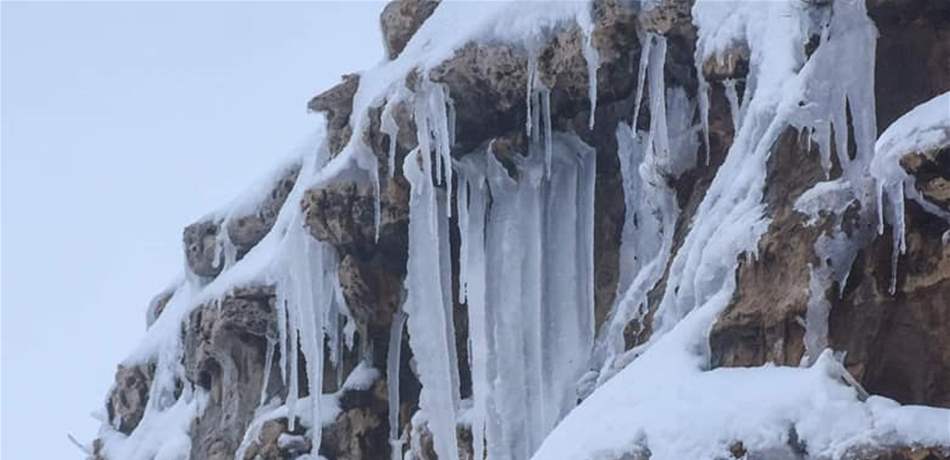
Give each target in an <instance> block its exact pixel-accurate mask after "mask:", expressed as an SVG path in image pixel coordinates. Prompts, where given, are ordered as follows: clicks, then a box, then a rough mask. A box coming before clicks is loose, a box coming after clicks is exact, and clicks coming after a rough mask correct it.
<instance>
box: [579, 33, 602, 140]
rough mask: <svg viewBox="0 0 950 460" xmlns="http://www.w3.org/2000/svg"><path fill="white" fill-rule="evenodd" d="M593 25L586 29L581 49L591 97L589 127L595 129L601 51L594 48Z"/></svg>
mask: <svg viewBox="0 0 950 460" xmlns="http://www.w3.org/2000/svg"><path fill="white" fill-rule="evenodd" d="M592 29H593V28H592V26H590V28H589V29H588V30H585V31H584V46H583V48H582V49H581V52H582V54H583V55H584V60H585V61H587V95H588V98H589V99H590V119H589V120H588V123H587V125H588V126H587V127H588V128H589V129H594V117H595V115H596V112H597V69H598V68H599V67H600V53H598V52H597V49H596V48H594V44H593V42H592V40H593V33H592V32H593V30H592Z"/></svg>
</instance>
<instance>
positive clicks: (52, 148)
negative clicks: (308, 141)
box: [0, 1, 383, 460]
mask: <svg viewBox="0 0 950 460" xmlns="http://www.w3.org/2000/svg"><path fill="white" fill-rule="evenodd" d="M381 8H382V4H380V3H370V2H342V1H341V2H322V3H316V2H310V3H299V2H298V3H280V4H275V3H267V4H254V3H237V2H234V3H171V2H159V3H130V2H122V3H119V2H109V3H82V4H79V3H73V4H51V3H32V4H25V3H18V4H17V3H9V2H3V3H2V27H0V30H2V32H0V33H2V56H0V58H2V59H0V65H2V72H0V73H2V94H0V100H2V110H0V119H2V133H0V153H2V164H0V171H2V180H0V184H2V208H0V209H2V226H0V233H2V237H0V238H2V249H0V257H2V266H0V270H2V283H0V300H2V316H0V322H2V334H0V335H2V344H0V345H2V348H0V355H2V366H0V382H2V402H0V409H2V425H0V433H2V435H0V444H2V446H0V453H2V455H0V456H2V457H3V458H4V459H9V460H19V459H28V458H49V459H68V458H81V457H82V455H81V453H80V452H79V451H78V450H77V449H76V448H75V447H73V446H72V445H70V444H69V443H68V441H67V438H66V435H67V433H71V434H73V435H74V436H76V437H77V438H79V439H80V440H83V441H90V440H91V439H93V438H94V437H95V434H96V431H97V428H98V422H96V421H95V420H93V419H92V418H91V417H90V415H89V414H90V413H91V412H93V411H95V410H99V409H101V407H102V402H103V400H104V397H105V394H106V392H107V391H108V389H109V386H110V384H111V383H112V378H113V374H114V372H115V365H116V364H117V363H118V362H119V361H120V360H121V359H122V358H123V357H124V356H125V355H126V354H127V353H128V352H129V351H131V349H132V347H133V344H134V343H135V342H136V341H137V340H138V339H139V338H140V337H141V336H142V335H143V332H144V327H145V313H144V312H145V305H146V303H147V302H148V300H149V299H150V298H151V296H152V295H153V294H155V293H157V292H158V291H159V290H161V289H162V288H163V287H164V286H165V285H166V284H167V283H168V282H169V281H170V280H171V279H172V278H174V276H175V275H176V274H177V273H178V272H179V271H180V270H181V267H182V264H183V262H182V260H183V259H182V255H181V249H180V244H181V243H180V241H181V229H182V227H184V226H185V225H187V224H188V223H190V222H192V221H194V220H195V219H197V218H198V217H200V216H201V215H203V214H204V213H206V212H209V211H211V210H213V209H214V208H216V207H217V206H219V205H222V204H224V203H226V202H227V201H228V200H229V199H230V198H231V197H232V196H234V195H236V194H237V193H239V192H240V191H241V189H242V187H243V186H245V185H246V184H248V183H250V182H252V181H254V179H255V178H257V177H259V176H261V175H262V174H266V172H267V171H268V169H270V168H272V167H273V166H274V165H275V162H276V161H277V160H278V159H280V158H283V157H285V156H286V155H287V153H288V152H289V151H290V150H291V148H292V147H293V146H294V145H296V144H297V143H298V142H299V141H301V140H302V139H303V138H304V137H305V136H306V135H307V134H308V133H309V132H310V130H311V129H313V126H314V123H316V122H317V120H318V118H317V117H316V116H314V115H308V114H307V113H306V110H305V105H306V102H307V100H308V99H309V98H310V97H311V96H313V95H314V94H316V93H317V92H319V91H320V90H322V89H325V88H327V87H329V86H331V85H332V84H334V83H336V82H337V81H338V80H339V77H340V75H341V74H343V73H346V72H350V71H355V70H359V69H364V68H367V67H369V66H372V65H374V64H375V63H377V62H378V61H379V60H380V59H381V58H382V55H383V52H382V45H381V42H380V37H379V35H380V34H379V30H378V14H379V11H380V10H381Z"/></svg>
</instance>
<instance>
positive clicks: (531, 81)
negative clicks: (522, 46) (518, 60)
mask: <svg viewBox="0 0 950 460" xmlns="http://www.w3.org/2000/svg"><path fill="white" fill-rule="evenodd" d="M537 73H538V57H537V55H536V54H535V53H534V52H529V53H528V78H527V82H526V86H527V88H525V107H526V110H527V111H528V112H527V116H526V117H525V134H526V135H527V136H529V137H530V136H531V130H532V126H531V123H532V121H533V119H534V117H533V114H532V105H533V104H534V100H533V99H534V98H533V96H534V86H535V80H536V79H537V78H538V76H537Z"/></svg>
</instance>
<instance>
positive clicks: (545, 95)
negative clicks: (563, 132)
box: [541, 88, 553, 176]
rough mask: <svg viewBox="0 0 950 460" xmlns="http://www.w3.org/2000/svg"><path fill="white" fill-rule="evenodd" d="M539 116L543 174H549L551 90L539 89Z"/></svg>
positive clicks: (551, 133) (550, 154)
mask: <svg viewBox="0 0 950 460" xmlns="http://www.w3.org/2000/svg"><path fill="white" fill-rule="evenodd" d="M541 117H542V118H543V119H544V174H545V175H546V176H551V156H552V149H551V144H552V143H553V141H552V139H551V138H552V137H553V132H552V131H551V90H549V89H547V88H544V89H542V90H541Z"/></svg>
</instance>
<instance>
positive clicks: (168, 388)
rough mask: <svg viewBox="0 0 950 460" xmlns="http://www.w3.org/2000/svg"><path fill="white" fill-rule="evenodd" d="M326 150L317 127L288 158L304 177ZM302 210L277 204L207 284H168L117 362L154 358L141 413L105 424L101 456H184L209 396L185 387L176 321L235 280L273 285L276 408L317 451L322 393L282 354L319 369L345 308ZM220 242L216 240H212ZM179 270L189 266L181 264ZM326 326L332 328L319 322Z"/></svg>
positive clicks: (298, 191)
mask: <svg viewBox="0 0 950 460" xmlns="http://www.w3.org/2000/svg"><path fill="white" fill-rule="evenodd" d="M326 157H327V155H326V147H325V144H324V143H323V133H322V131H321V132H318V133H317V134H315V135H314V136H313V137H312V138H311V139H308V140H307V141H306V142H305V143H304V144H303V145H302V147H301V149H300V151H299V152H297V153H296V154H295V155H294V161H295V162H297V163H298V164H300V168H301V174H302V175H303V174H305V175H308V176H313V175H316V174H317V172H318V171H319V170H320V168H321V165H322V164H323V163H325V161H326ZM281 171H283V169H282V170H281ZM271 177H274V176H268V179H267V181H264V182H262V184H270V183H272V182H273V180H272V179H271ZM306 182H307V181H305V180H298V181H297V182H296V183H295V185H294V188H293V189H292V190H291V191H290V194H289V197H288V200H287V201H288V202H289V203H299V201H300V197H301V196H302V194H303V192H304V190H305V187H306V185H305V183H306ZM259 196H260V195H255V194H253V193H248V194H247V195H246V196H245V197H242V198H241V199H239V200H236V201H235V202H234V203H232V204H230V205H229V206H228V207H227V208H226V211H223V212H221V213H219V215H223V216H228V215H237V214H238V213H239V212H243V211H244V209H246V208H250V207H253V206H256V205H257V203H256V202H255V200H256V199H259V198H258V197H259ZM301 217H302V216H301V211H300V208H299V207H298V206H284V207H282V208H281V210H280V212H279V214H278V216H277V221H276V223H275V224H274V226H273V228H272V229H271V231H270V232H269V233H268V234H267V235H266V236H265V237H264V239H263V240H262V241H261V242H260V243H258V244H257V245H256V246H255V247H254V248H253V249H251V251H250V252H248V253H247V254H246V255H244V257H243V258H241V259H240V260H232V259H230V258H225V261H226V265H225V266H224V267H223V271H222V273H221V274H220V275H219V276H218V277H217V278H215V279H214V280H213V281H210V282H208V281H206V280H204V279H201V278H200V277H196V276H193V275H190V274H189V276H186V277H184V281H183V282H180V283H175V285H176V286H177V287H176V288H175V289H174V292H173V293H172V295H171V297H170V299H169V300H168V302H167V304H166V305H165V308H164V309H163V311H162V314H161V315H160V316H158V317H157V318H156V319H155V320H154V323H153V324H152V325H151V327H150V328H149V330H148V332H147V334H146V337H145V339H144V340H143V341H142V342H141V343H140V344H139V346H138V348H137V349H136V350H135V351H133V353H132V354H131V355H130V356H129V357H128V358H127V359H126V360H125V361H124V364H125V365H127V366H134V365H140V364H153V365H154V366H155V377H154V380H153V382H152V384H151V387H150V390H149V400H148V404H147V406H146V409H145V414H144V416H143V418H142V421H141V422H140V423H139V426H138V427H137V428H136V430H135V431H133V432H132V434H131V435H128V436H126V435H124V434H122V433H120V432H118V431H117V430H116V429H115V428H114V427H110V426H103V428H102V430H101V432H100V437H101V438H102V439H103V440H104V443H103V446H104V447H103V452H104V453H105V454H106V455H107V456H108V457H109V458H123V459H129V460H136V459H143V460H145V459H153V458H157V459H166V458H167V459H177V458H186V457H187V455H188V452H189V449H190V444H191V442H190V439H189V437H188V432H189V429H190V424H191V421H192V420H193V419H194V418H196V417H198V416H199V415H200V414H201V412H202V411H203V407H204V405H205V404H206V403H205V401H206V398H207V395H206V394H205V391H204V390H203V389H201V388H200V387H193V386H191V385H189V384H187V383H186V382H188V381H187V379H185V378H184V375H183V372H184V370H183V367H182V364H181V358H182V353H183V344H182V339H181V334H180V333H179V332H180V327H181V324H182V323H183V322H184V321H187V319H188V317H189V315H188V314H189V313H190V312H191V311H192V310H193V309H194V308H196V307H198V306H201V305H205V304H208V303H213V302H218V301H219V299H222V298H224V297H226V296H227V295H228V293H229V292H230V291H231V290H232V289H233V288H234V287H237V286H243V285H254V284H260V285H273V286H274V287H275V291H276V292H277V301H276V310H277V323H278V328H277V329H278V336H277V337H273V338H269V339H268V343H269V344H271V345H274V347H272V348H277V349H278V351H277V352H278V353H279V356H280V359H279V361H280V363H279V367H280V370H281V376H282V378H283V379H284V380H285V382H286V383H287V385H289V387H290V389H289V393H288V396H287V400H286V402H285V403H284V404H283V405H281V406H280V407H281V411H283V412H282V413H283V414H284V416H286V417H288V422H289V424H290V425H291V426H292V425H293V424H294V422H295V420H296V418H297V415H299V416H300V419H301V420H303V421H304V423H305V424H306V425H307V427H308V428H309V430H310V431H309V433H310V435H311V436H312V439H315V440H317V441H316V442H314V443H313V453H314V454H315V453H316V452H317V450H318V449H319V439H320V429H321V424H320V423H313V422H312V421H313V420H323V419H324V408H323V407H322V405H321V404H320V403H321V400H322V399H323V398H319V397H306V398H302V399H301V398H300V397H299V395H300V394H302V393H303V392H302V389H299V388H297V386H296V382H297V378H296V377H297V375H298V373H299V372H300V371H301V370H300V369H298V362H297V360H296V359H287V358H286V357H287V356H288V355H290V356H296V353H297V344H298V343H299V344H300V346H301V349H300V351H301V352H302V354H303V355H304V356H305V357H306V363H307V364H306V369H304V370H303V372H306V373H307V375H308V376H309V375H322V372H323V370H322V368H323V356H324V337H327V338H328V339H329V342H330V344H331V347H339V346H340V345H339V335H338V333H337V331H336V330H335V327H336V325H338V324H339V322H340V320H339V315H343V314H345V313H346V311H345V306H343V305H342V304H341V303H340V296H339V294H338V287H337V286H336V283H337V281H336V271H335V260H336V259H335V257H336V255H335V254H334V253H333V252H332V249H331V248H330V247H329V246H327V245H325V244H324V243H321V242H318V241H316V240H314V239H313V238H311V237H310V236H309V235H308V234H307V233H306V230H305V229H304V228H303V226H302V221H301ZM225 221H226V219H225ZM222 233H225V234H226V233H227V232H226V231H224V232H222ZM222 238H226V237H222ZM226 243H227V242H226V241H223V242H222V243H219V244H221V245H224V244H226ZM225 251H227V249H225ZM185 270H186V273H187V271H188V268H187V267H186V269H185ZM328 324H332V325H333V327H327V325H328ZM298 338H299V340H298ZM273 353H274V350H273V349H270V350H268V351H267V362H268V363H271V362H272V357H273ZM331 356H332V353H331ZM264 374H265V375H267V374H268V372H265V373H264ZM309 382H310V388H308V389H307V393H308V394H310V395H314V394H320V393H321V390H322V389H321V382H320V380H319V379H309ZM181 385H184V386H183V388H181V389H180V394H179V392H178V391H176V390H177V389H178V388H179V387H180V386H181ZM264 386H265V390H262V394H261V403H262V404H264V406H262V407H269V406H267V405H266V404H267V401H266V400H267V394H266V386H267V385H266V381H265V382H264ZM301 407H303V410H301V409H300V408H301Z"/></svg>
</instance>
